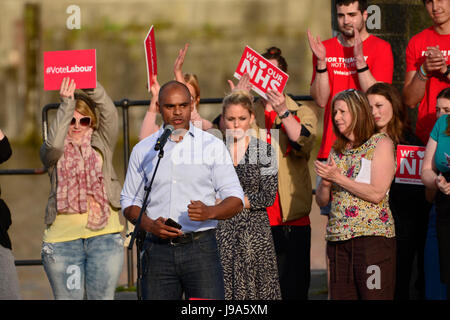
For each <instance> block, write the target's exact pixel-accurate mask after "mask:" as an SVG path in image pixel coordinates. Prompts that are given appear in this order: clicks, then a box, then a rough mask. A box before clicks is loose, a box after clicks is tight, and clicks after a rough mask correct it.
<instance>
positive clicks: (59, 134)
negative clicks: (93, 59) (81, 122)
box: [40, 78, 76, 168]
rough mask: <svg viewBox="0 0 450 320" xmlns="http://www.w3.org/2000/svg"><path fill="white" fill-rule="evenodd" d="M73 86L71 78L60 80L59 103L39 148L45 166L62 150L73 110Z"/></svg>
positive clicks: (52, 161)
mask: <svg viewBox="0 0 450 320" xmlns="http://www.w3.org/2000/svg"><path fill="white" fill-rule="evenodd" d="M75 88H76V83H75V81H74V80H73V79H72V80H71V79H70V78H64V79H63V80H62V82H61V88H60V91H59V94H60V98H61V104H60V105H59V107H58V111H57V112H56V117H55V119H53V121H52V123H51V124H50V126H49V128H48V135H47V139H44V143H43V144H42V146H41V149H40V158H41V161H42V163H43V164H44V166H45V167H46V168H48V167H50V166H52V165H54V164H55V163H56V162H57V161H58V160H59V158H60V157H61V156H62V154H63V152H64V140H65V138H66V135H67V131H68V130H69V126H70V121H71V120H72V118H73V113H74V112H75V99H74V92H75Z"/></svg>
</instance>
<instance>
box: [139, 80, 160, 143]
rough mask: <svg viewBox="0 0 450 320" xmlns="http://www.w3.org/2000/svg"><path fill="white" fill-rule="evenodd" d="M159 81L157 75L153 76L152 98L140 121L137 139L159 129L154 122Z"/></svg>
mask: <svg viewBox="0 0 450 320" xmlns="http://www.w3.org/2000/svg"><path fill="white" fill-rule="evenodd" d="M159 88H160V86H159V83H158V79H157V76H156V75H154V76H153V84H152V86H151V87H150V92H151V93H152V99H151V100H150V105H149V107H148V109H147V112H146V113H145V117H144V121H142V125H141V131H140V133H139V140H142V139H145V138H146V137H148V136H150V135H152V134H153V133H155V132H156V131H158V130H159V126H158V125H157V124H156V115H157V114H158V107H157V105H156V102H157V101H158V94H159Z"/></svg>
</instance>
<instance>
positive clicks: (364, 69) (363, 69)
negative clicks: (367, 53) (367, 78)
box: [356, 65, 369, 73]
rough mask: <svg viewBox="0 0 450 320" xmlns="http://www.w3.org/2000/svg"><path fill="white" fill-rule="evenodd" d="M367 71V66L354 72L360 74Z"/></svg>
mask: <svg viewBox="0 0 450 320" xmlns="http://www.w3.org/2000/svg"><path fill="white" fill-rule="evenodd" d="M367 70H369V66H368V65H366V66H365V67H364V68H361V69H356V72H358V73H361V72H364V71H367Z"/></svg>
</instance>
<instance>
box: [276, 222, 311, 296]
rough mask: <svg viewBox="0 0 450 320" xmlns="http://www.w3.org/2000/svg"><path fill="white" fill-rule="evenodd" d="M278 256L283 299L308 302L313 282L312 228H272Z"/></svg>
mask: <svg viewBox="0 0 450 320" xmlns="http://www.w3.org/2000/svg"><path fill="white" fill-rule="evenodd" d="M271 229H272V236H273V241H274V244H275V252H276V254H277V263H278V274H279V278H280V287H281V298H282V299H283V300H307V299H308V290H309V284H310V281H311V258H310V257H311V227H310V226H309V225H308V226H275V227H271Z"/></svg>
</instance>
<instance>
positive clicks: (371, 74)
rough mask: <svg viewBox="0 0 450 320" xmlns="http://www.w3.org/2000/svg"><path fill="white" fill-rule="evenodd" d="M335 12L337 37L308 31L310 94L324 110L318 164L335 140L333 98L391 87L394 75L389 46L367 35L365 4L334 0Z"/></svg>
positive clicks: (326, 209) (364, 0)
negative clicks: (383, 84)
mask: <svg viewBox="0 0 450 320" xmlns="http://www.w3.org/2000/svg"><path fill="white" fill-rule="evenodd" d="M336 12H337V23H338V29H339V31H340V33H339V35H338V36H336V37H334V38H331V39H328V40H325V41H323V42H322V41H320V37H317V39H315V38H314V37H313V36H312V35H311V33H310V32H309V30H308V40H309V46H310V48H311V51H312V53H313V76H312V80H311V88H310V92H311V96H312V97H313V99H314V101H315V102H316V103H317V104H318V105H319V106H320V107H322V108H325V112H324V115H323V134H322V142H321V144H320V149H319V153H318V154H317V159H318V160H321V161H326V160H327V158H328V154H329V153H330V150H331V147H332V146H333V144H334V141H335V140H336V137H335V135H334V133H333V125H332V121H333V119H332V115H331V102H332V100H333V98H334V96H335V95H336V94H337V93H339V92H341V91H343V90H347V89H358V90H361V91H364V92H365V91H367V89H369V88H370V86H372V85H373V84H375V83H376V82H387V83H392V74H393V72H394V58H393V56H392V50H391V45H390V44H389V43H388V42H387V41H384V40H382V39H380V38H378V37H375V36H373V35H370V34H369V33H368V32H367V29H366V20H367V17H368V14H367V0H336ZM318 183H319V181H317V185H318ZM329 209H330V208H329V206H327V207H323V208H320V213H321V214H323V215H327V214H328V213H329Z"/></svg>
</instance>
